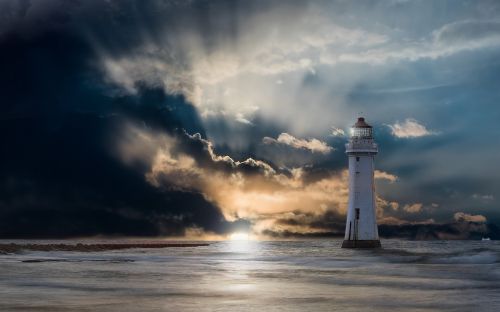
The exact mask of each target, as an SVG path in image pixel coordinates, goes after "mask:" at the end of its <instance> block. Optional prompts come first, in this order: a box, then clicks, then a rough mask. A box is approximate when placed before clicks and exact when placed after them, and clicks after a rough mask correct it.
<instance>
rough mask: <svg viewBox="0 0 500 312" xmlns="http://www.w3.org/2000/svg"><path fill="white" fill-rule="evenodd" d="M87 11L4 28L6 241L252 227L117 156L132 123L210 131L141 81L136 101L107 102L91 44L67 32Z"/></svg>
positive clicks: (1, 89)
mask: <svg viewBox="0 0 500 312" xmlns="http://www.w3.org/2000/svg"><path fill="white" fill-rule="evenodd" d="M10 4H11V5H12V6H15V4H14V3H10ZM3 5H4V7H7V8H8V5H9V3H7V4H5V3H4V4H3ZM80 6H85V5H83V4H81V3H79V2H72V3H70V2H67V3H65V5H64V6H61V7H58V8H56V9H55V10H54V12H49V13H46V14H47V15H48V16H47V17H45V18H47V19H49V20H50V21H51V22H53V24H52V23H51V24H49V25H43V26H40V27H36V25H35V24H36V23H35V21H32V20H30V19H29V18H28V17H26V16H25V14H24V13H25V12H24V11H25V10H26V7H25V6H23V7H22V8H19V7H18V8H17V9H18V11H16V10H13V11H11V15H10V16H8V18H11V19H12V21H11V25H9V24H8V23H9V21H8V19H7V23H5V24H7V25H2V27H3V28H2V34H1V37H0V68H2V71H1V73H0V95H1V107H0V110H1V125H0V127H1V129H0V141H1V142H2V146H3V147H4V148H2V153H1V155H0V171H1V172H2V176H1V179H0V186H1V187H0V220H1V221H0V237H70V236H89V235H99V234H103V235H137V236H144V235H145V236H152V235H183V234H184V233H185V230H186V228H199V229H201V230H204V231H207V232H213V233H224V232H227V231H230V230H232V229H233V228H236V227H241V226H243V227H245V226H247V225H245V224H240V223H241V222H236V223H234V224H232V223H230V222H227V221H225V219H224V217H223V216H222V214H221V212H220V210H219V208H218V207H216V206H215V205H214V204H212V203H210V202H208V201H207V200H206V199H205V198H204V196H203V195H202V194H201V193H199V192H197V191H195V190H193V191H189V190H186V191H183V192H175V191H168V190H162V189H158V188H156V187H154V186H152V185H150V184H149V183H148V182H146V180H145V178H144V173H145V171H144V170H145V169H146V168H131V167H128V166H125V165H124V164H122V163H121V162H120V161H119V160H118V159H117V158H116V157H115V155H114V151H113V150H112V147H113V146H114V144H113V141H112V140H113V138H114V137H115V136H114V133H116V132H117V131H120V128H121V126H122V124H123V122H124V121H125V120H126V121H133V122H135V123H139V124H141V125H143V126H144V127H147V128H149V129H157V130H158V131H165V132H169V133H172V134H174V135H178V136H179V137H180V138H183V137H184V136H183V133H184V132H183V131H184V130H185V131H189V132H191V133H194V132H197V133H201V134H202V135H204V130H203V127H202V126H201V123H200V120H199V117H198V114H197V112H196V110H195V109H194V108H193V107H192V106H191V105H190V104H188V103H186V102H185V100H184V98H183V97H182V96H172V95H167V94H165V92H164V90H163V89H162V88H157V89H153V88H151V87H147V86H145V85H143V84H141V83H138V84H137V89H138V90H139V92H138V93H137V94H136V95H123V96H110V92H112V89H111V90H110V89H107V88H106V87H104V84H103V83H102V80H101V78H100V77H101V75H100V72H99V71H98V70H97V69H96V68H95V67H94V66H93V65H94V61H95V58H96V54H95V50H94V49H93V47H92V43H90V42H88V41H87V40H86V38H85V37H84V36H82V35H81V34H80V33H78V32H76V31H74V29H72V28H71V27H69V28H65V27H64V26H65V25H67V24H71V23H74V21H72V18H76V17H75V16H73V15H72V13H73V12H72V9H73V7H75V10H76V9H78V8H79V7H80ZM66 9H67V11H65V10H66ZM19 10H20V11H19ZM3 12H4V13H3V14H4V15H5V14H8V13H5V12H6V11H3ZM7 12H8V11H7ZM23 12H24V13H23ZM32 13H33V14H34V12H32ZM40 14H42V15H43V14H44V13H40ZM126 15H127V14H125V16H124V18H125V17H126ZM54 16H59V18H58V19H56V18H54ZM23 18H26V19H27V21H24V20H22V19H23ZM39 18H40V19H41V20H44V18H42V17H39ZM30 22H32V23H33V25H29V24H30ZM94 22H95V20H94ZM125 24H126V23H124V25H125ZM12 25H16V26H19V27H13V26H12ZM73 26H74V25H73ZM101 26H102V27H103V29H105V28H106V27H104V24H101ZM115 30H116V29H115ZM123 30H124V31H125V30H126V29H123ZM103 31H104V33H106V30H103ZM129 35H132V37H133V34H130V33H129ZM128 44H130V43H126V44H125V47H124V48H127V45H128ZM114 48H115V49H118V50H119V47H117V46H115V47H114ZM185 141H186V144H189V142H188V141H189V140H187V139H186V140H185ZM243 223H244V222H243Z"/></svg>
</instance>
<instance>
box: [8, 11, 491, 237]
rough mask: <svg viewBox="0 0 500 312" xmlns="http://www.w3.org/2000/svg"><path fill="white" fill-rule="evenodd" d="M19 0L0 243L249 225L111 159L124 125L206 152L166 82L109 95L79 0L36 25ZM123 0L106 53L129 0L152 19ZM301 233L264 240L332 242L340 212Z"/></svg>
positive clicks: (13, 28) (419, 232) (414, 233)
mask: <svg viewBox="0 0 500 312" xmlns="http://www.w3.org/2000/svg"><path fill="white" fill-rule="evenodd" d="M6 3H9V1H7V2H6ZM10 3H12V2H10ZM19 3H20V5H18V6H13V7H11V8H9V6H8V4H7V5H5V4H4V6H5V7H4V9H5V10H4V14H7V13H5V12H8V13H11V14H10V15H9V14H7V15H5V16H4V17H5V19H4V21H5V20H8V19H11V20H12V22H11V23H8V22H5V24H0V26H1V27H2V28H1V30H2V32H1V33H0V69H1V71H0V127H1V128H0V142H1V146H2V152H1V153H0V172H1V176H0V237H1V238H32V237H36V238H52V237H57V238H64V237H80V236H93V235H126V236H160V235H167V236H168V235H174V236H176V235H183V234H184V233H185V230H186V229H187V228H193V227H194V228H199V229H202V230H204V231H206V232H213V233H216V234H224V233H227V232H231V231H234V230H235V229H240V228H242V227H247V226H248V224H247V222H245V221H244V220H241V221H236V222H228V221H226V220H225V219H224V217H223V215H222V213H221V211H220V209H219V208H218V207H217V206H215V205H214V204H213V203H211V202H209V201H208V200H207V199H205V197H204V196H203V194H201V193H199V192H197V191H195V190H182V191H178V190H172V189H169V188H163V189H162V188H157V187H154V186H152V185H151V184H150V183H148V182H147V181H146V180H145V177H144V174H145V172H146V170H147V169H148V168H144V167H142V166H141V165H140V164H139V165H137V166H132V167H131V166H127V165H125V164H123V163H122V162H121V161H120V160H119V159H118V157H117V156H116V155H115V153H114V150H113V147H114V140H115V139H116V133H117V132H118V131H119V130H120V127H121V126H122V125H123V123H124V122H128V121H132V122H134V123H136V124H139V125H141V126H142V127H144V128H147V129H155V130H158V131H163V132H166V133H169V134H171V135H172V136H175V137H177V138H178V139H179V140H180V141H181V142H185V145H186V146H185V149H186V151H189V153H191V154H192V155H197V157H198V158H199V157H207V156H206V154H203V151H202V150H203V147H202V146H193V143H192V142H189V141H187V137H186V136H185V134H184V129H185V130H186V131H187V132H188V133H200V134H201V137H205V134H204V130H203V126H202V125H201V123H200V120H199V116H198V113H197V111H196V109H195V108H194V107H193V106H192V105H191V104H189V103H187V102H186V101H185V99H184V98H183V97H182V96H173V95H168V94H166V93H165V92H164V91H163V88H162V86H159V87H158V88H152V87H147V86H146V85H145V84H141V83H138V85H137V89H138V90H139V92H138V94H136V95H116V94H114V93H113V87H112V86H109V85H107V84H106V83H105V82H104V81H102V73H101V72H100V71H99V69H98V68H96V67H95V60H96V58H97V55H96V54H95V49H94V48H93V45H92V44H93V43H92V42H89V40H88V39H87V38H86V37H85V35H84V33H85V32H83V31H82V32H81V31H77V28H78V27H77V26H79V25H78V24H75V22H74V20H73V19H74V18H75V17H74V16H72V15H71V14H69V12H71V10H72V8H73V6H76V7H78V3H79V2H78V1H75V2H67V3H66V2H65V3H66V5H65V6H63V7H61V8H58V9H57V10H55V11H54V12H53V13H52V15H50V16H48V17H47V19H46V20H44V24H43V26H40V25H41V24H40V25H39V24H37V23H34V22H32V21H30V20H28V19H26V21H25V22H24V20H23V16H24V15H23V14H25V13H26V10H27V8H28V7H29V5H28V4H29V2H27V1H20V2H19ZM22 3H24V4H26V5H21V4H22ZM124 3H125V4H124V5H123V10H119V13H120V14H119V15H117V16H114V17H115V18H116V19H115V20H113V21H112V22H113V23H111V22H110V23H111V24H113V27H112V28H111V31H115V32H118V31H123V32H126V33H127V39H129V40H127V41H126V40H123V42H122V43H121V44H119V42H120V40H112V41H113V42H114V46H113V47H108V48H109V49H110V50H112V51H113V52H114V53H126V51H127V50H129V49H131V46H133V44H134V42H136V41H137V40H138V39H137V38H138V37H137V33H134V29H133V27H131V26H130V23H129V21H130V19H131V18H132V17H131V16H132V14H130V12H128V11H127V8H128V7H129V6H130V5H131V4H134V6H135V7H136V9H138V10H139V11H141V10H142V12H143V13H144V14H145V15H146V16H147V15H148V14H147V13H148V7H147V5H141V4H140V3H141V2H140V1H137V2H133V1H125V2H124ZM116 5H118V2H116ZM66 6H67V7H66ZM9 10H10V11H9ZM96 12H98V11H96ZM201 12H203V10H200V11H199V12H198V13H199V14H202V13H201ZM103 14H104V13H103ZM1 16H2V15H0V17H1ZM7 17H8V18H7ZM83 17H84V18H85V17H88V16H83ZM2 19H3V17H2ZM200 20H202V19H200ZM38 22H39V23H40V22H41V21H38ZM152 23H153V22H152ZM117 24H118V25H119V26H120V25H121V26H120V27H121V28H120V27H118V26H116V25H117ZM66 26H68V27H66ZM85 26H88V27H90V28H95V29H94V31H95V32H96V33H98V32H97V31H96V29H99V28H101V29H102V37H103V38H101V40H102V42H101V43H102V44H106V43H107V41H106V39H110V38H106V37H111V36H112V34H111V33H110V30H109V29H107V19H106V16H105V15H102V16H96V17H95V19H92V20H90V21H89V23H88V25H85ZM149 27H153V28H154V25H149ZM152 33H154V32H152ZM122 39H123V38H122ZM273 131H274V132H273V133H265V135H271V136H275V135H276V133H277V132H278V131H276V130H273ZM263 135H264V134H259V138H260V137H262V136H263ZM224 152H227V153H230V151H229V150H228V151H224ZM207 162H209V161H208V160H207ZM332 166H338V163H337V162H336V163H335V164H334V165H332ZM250 169H251V168H250ZM280 222H284V223H287V222H288V223H290V222H297V221H291V220H282V221H280ZM309 226H310V227H312V228H316V229H319V230H321V231H322V233H319V234H311V235H304V234H296V233H287V232H285V233H279V234H278V233H273V232H268V233H264V234H268V235H270V236H275V237H317V236H340V235H342V234H343V233H342V232H343V216H339V215H332V214H327V215H325V216H324V217H322V218H320V219H318V220H316V221H314V222H313V223H312V224H309ZM380 232H381V235H382V236H383V237H407V238H413V239H436V238H479V237H481V236H482V235H490V236H491V238H500V235H499V230H498V228H496V227H494V226H486V225H477V224H472V223H467V224H465V223H461V224H449V225H400V226H390V225H383V226H381V227H380ZM439 233H448V234H449V235H448V236H440V234H439ZM464 233H465V234H464Z"/></svg>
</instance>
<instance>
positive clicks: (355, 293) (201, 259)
mask: <svg viewBox="0 0 500 312" xmlns="http://www.w3.org/2000/svg"><path fill="white" fill-rule="evenodd" d="M5 242H12V241H0V243H5ZM15 242H16V243H40V242H33V241H15ZM78 242H81V241H78ZM113 242H116V241H113ZM127 242H128V241H127ZM162 242H164V241H162ZM41 243H48V242H45V241H44V242H41ZM50 243H54V242H53V241H51V242H50ZM64 243H66V244H68V243H71V242H68V241H64ZM74 243H77V241H75V242H74ZM84 243H88V241H84ZM341 243H342V241H341V240H334V239H329V240H326V239H324V240H303V241H219V242H210V245H209V246H202V247H187V248H186V247H184V248H183V247H174V248H162V249H148V248H144V249H142V248H141V249H127V250H115V251H102V252H68V251H65V252H63V251H50V252H40V251H21V252H18V253H13V254H2V255H0V311H2V312H5V311H16V312H18V311H51V312H52V311H53V312H57V311H92V312H96V311H105V312H108V311H116V312H127V311H133V312H143V311H196V312H199V311H344V312H346V311H500V241H405V240H383V241H382V245H383V248H381V249H373V250H354V249H341V248H340V245H341Z"/></svg>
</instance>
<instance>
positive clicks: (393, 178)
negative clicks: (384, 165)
mask: <svg viewBox="0 0 500 312" xmlns="http://www.w3.org/2000/svg"><path fill="white" fill-rule="evenodd" d="M375 179H380V180H387V181H389V182H390V183H393V182H396V181H397V179H398V177H397V176H395V175H393V174H390V173H387V172H385V171H380V170H375Z"/></svg>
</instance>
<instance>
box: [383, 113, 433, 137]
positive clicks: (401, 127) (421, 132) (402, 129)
mask: <svg viewBox="0 0 500 312" xmlns="http://www.w3.org/2000/svg"><path fill="white" fill-rule="evenodd" d="M388 127H389V128H391V130H392V134H393V135H394V136H395V137H398V138H417V137H422V136H427V135H433V134H437V133H436V132H434V131H430V130H428V129H427V128H426V127H425V126H424V125H422V124H420V123H419V122H418V121H417V120H415V119H413V118H407V119H405V121H404V122H401V123H400V122H399V121H397V122H396V123H395V124H393V125H388Z"/></svg>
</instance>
